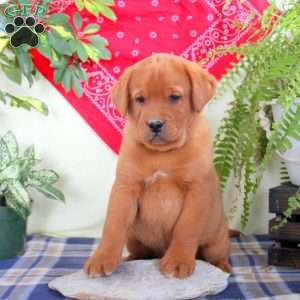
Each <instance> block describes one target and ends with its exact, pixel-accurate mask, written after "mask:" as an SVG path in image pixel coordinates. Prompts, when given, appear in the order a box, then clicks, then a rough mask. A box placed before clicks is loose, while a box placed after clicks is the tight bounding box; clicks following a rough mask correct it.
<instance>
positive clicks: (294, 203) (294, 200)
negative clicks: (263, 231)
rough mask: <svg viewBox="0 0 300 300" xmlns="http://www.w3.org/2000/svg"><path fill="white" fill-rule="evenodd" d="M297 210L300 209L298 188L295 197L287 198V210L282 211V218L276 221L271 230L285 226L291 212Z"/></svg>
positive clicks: (299, 191) (299, 190)
mask: <svg viewBox="0 0 300 300" xmlns="http://www.w3.org/2000/svg"><path fill="white" fill-rule="evenodd" d="M299 208H300V188H299V189H298V191H297V192H296V194H295V195H293V196H291V197H290V198H289V200H288V207H287V209H286V210H285V211H284V213H283V216H282V217H280V218H279V219H278V220H277V223H276V224H275V225H274V226H273V227H272V228H271V230H276V229H278V228H279V227H281V226H283V225H284V224H286V223H287V222H288V220H289V218H290V217H291V216H292V214H293V212H294V211H295V210H296V209H299Z"/></svg>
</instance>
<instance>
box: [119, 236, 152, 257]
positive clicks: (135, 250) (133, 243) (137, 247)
mask: <svg viewBox="0 0 300 300" xmlns="http://www.w3.org/2000/svg"><path fill="white" fill-rule="evenodd" d="M126 246H127V249H128V252H129V255H128V256H127V257H125V258H123V261H131V260H138V259H152V258H155V255H154V253H153V252H152V251H151V249H149V248H148V247H146V246H145V245H144V244H142V243H141V242H140V241H139V240H138V239H137V238H135V237H134V236H132V235H130V236H129V237H128V240H127V244H126Z"/></svg>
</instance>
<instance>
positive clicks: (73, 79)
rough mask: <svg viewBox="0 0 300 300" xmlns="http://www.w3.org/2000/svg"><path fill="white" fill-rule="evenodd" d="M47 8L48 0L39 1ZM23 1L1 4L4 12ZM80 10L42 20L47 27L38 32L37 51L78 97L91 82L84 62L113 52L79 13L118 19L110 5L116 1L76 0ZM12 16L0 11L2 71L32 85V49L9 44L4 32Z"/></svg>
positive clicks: (0, 66) (107, 57)
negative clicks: (8, 7)
mask: <svg viewBox="0 0 300 300" xmlns="http://www.w3.org/2000/svg"><path fill="white" fill-rule="evenodd" d="M40 2H42V3H43V5H44V6H45V7H47V6H48V4H49V2H50V1H49V0H46V1H40ZM11 3H16V4H18V3H20V1H19V0H11V1H9V2H6V3H4V4H1V5H0V10H1V11H4V10H5V8H6V7H7V5H11ZM75 4H76V6H77V9H78V11H77V12H75V13H74V14H73V15H72V16H69V15H67V14H64V13H55V14H52V15H50V16H48V17H47V18H46V19H45V20H42V22H43V23H44V25H45V27H46V30H45V32H44V33H42V34H39V45H38V47H37V51H38V52H40V53H41V54H43V55H44V56H45V57H47V58H48V59H49V61H50V65H51V67H52V68H53V69H54V80H55V82H56V83H58V84H61V85H62V87H63V88H64V89H65V90H66V91H67V92H69V91H70V90H71V89H72V90H73V91H74V92H75V94H76V95H77V96H78V97H81V95H82V83H83V82H87V81H88V75H87V74H86V72H85V70H84V68H83V67H82V63H84V62H86V61H87V60H91V61H93V62H96V63H98V62H99V61H100V60H108V59H110V58H111V53H110V51H109V49H108V41H107V40H106V39H104V38H103V37H102V36H101V35H100V33H99V31H100V26H99V25H98V24H96V23H89V24H86V25H83V23H84V22H83V20H82V18H81V15H80V12H81V11H82V10H86V11H87V12H88V13H90V14H92V15H94V16H100V15H103V16H105V17H106V18H108V19H110V20H112V21H115V20H116V15H115V14H114V12H113V10H112V9H111V6H113V5H114V1H113V0H77V1H75ZM11 21H12V20H11V19H10V18H9V17H6V16H3V15H2V16H1V14H0V70H2V71H3V73H4V74H5V75H6V76H7V77H8V78H9V79H10V80H12V81H13V82H15V83H17V84H20V83H21V82H22V77H25V78H26V79H27V81H28V83H29V85H30V86H31V85H32V84H33V83H34V80H35V76H36V73H37V72H36V68H35V66H34V64H33V62H32V55H31V54H32V52H31V51H32V49H31V47H29V46H27V45H22V46H20V47H18V48H14V47H12V46H11V45H10V43H9V40H10V37H9V35H8V34H6V33H5V31H4V26H5V24H6V23H8V22H11Z"/></svg>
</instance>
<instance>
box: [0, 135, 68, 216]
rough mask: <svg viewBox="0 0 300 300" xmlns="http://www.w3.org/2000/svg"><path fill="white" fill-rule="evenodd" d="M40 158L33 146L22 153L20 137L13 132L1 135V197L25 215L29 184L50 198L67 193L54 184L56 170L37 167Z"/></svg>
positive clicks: (56, 179)
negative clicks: (18, 141) (37, 157)
mask: <svg viewBox="0 0 300 300" xmlns="http://www.w3.org/2000/svg"><path fill="white" fill-rule="evenodd" d="M39 162H40V161H39V160H38V159H36V157H35V151H34V147H33V146H31V147H29V148H28V149H26V150H25V152H24V153H23V155H21V154H20V153H19V146H18V143H17V140H16V138H15V136H14V135H13V133H12V132H10V131H9V132H8V133H6V134H5V135H4V136H3V137H2V138H1V139H0V198H2V199H4V203H2V205H4V204H5V205H7V206H8V207H11V208H12V209H14V210H15V211H16V213H17V214H19V215H20V216H21V217H23V218H26V217H27V216H28V215H29V214H30V211H31V204H32V200H31V197H30V192H29V191H30V188H34V189H36V190H37V191H39V192H40V193H42V194H43V195H45V196H46V197H48V198H51V199H55V200H59V201H64V200H65V197H64V194H63V193H62V192H61V191H60V190H58V189H57V188H55V187H54V186H53V185H54V184H55V183H57V181H58V180H59V176H58V175H57V173H56V172H54V171H53V170H46V169H41V170H36V169H35V168H36V165H37V164H38V163H39Z"/></svg>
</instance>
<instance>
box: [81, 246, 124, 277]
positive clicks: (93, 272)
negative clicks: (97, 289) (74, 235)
mask: <svg viewBox="0 0 300 300" xmlns="http://www.w3.org/2000/svg"><path fill="white" fill-rule="evenodd" d="M119 261H120V258H119V257H116V256H114V255H112V254H110V253H105V252H102V251H101V250H96V252H95V253H94V254H93V255H92V256H91V257H90V258H89V259H88V260H87V261H86V263H85V265H84V270H85V272H86V274H87V275H89V276H90V277H92V278H94V277H102V276H108V275H110V274H111V273H112V272H113V271H114V270H115V269H116V268H117V266H118V263H119Z"/></svg>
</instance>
